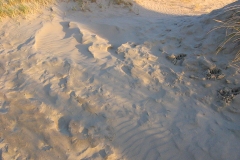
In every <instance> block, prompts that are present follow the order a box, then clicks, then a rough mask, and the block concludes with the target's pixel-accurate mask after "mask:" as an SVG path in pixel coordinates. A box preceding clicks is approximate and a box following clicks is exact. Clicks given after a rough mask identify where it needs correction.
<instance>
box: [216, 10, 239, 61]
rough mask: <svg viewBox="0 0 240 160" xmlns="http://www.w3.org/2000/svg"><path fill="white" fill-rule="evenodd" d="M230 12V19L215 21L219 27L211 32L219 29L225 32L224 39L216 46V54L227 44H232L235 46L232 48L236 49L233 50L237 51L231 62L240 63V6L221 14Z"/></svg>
mask: <svg viewBox="0 0 240 160" xmlns="http://www.w3.org/2000/svg"><path fill="white" fill-rule="evenodd" d="M230 12H231V16H230V18H228V19H225V20H215V21H217V22H219V23H221V25H220V26H218V27H215V28H214V29H213V30H216V29H220V28H224V29H225V30H226V38H225V40H224V41H223V42H222V43H221V44H220V45H219V46H218V48H217V50H216V53H219V52H221V51H222V50H223V48H224V47H226V45H227V44H228V43H232V44H234V46H235V47H234V48H236V49H235V50H237V51H236V53H235V54H236V55H235V58H234V59H233V62H240V6H233V7H230V8H227V9H226V11H225V12H224V13H223V14H229V13H230ZM231 46H233V45H231Z"/></svg>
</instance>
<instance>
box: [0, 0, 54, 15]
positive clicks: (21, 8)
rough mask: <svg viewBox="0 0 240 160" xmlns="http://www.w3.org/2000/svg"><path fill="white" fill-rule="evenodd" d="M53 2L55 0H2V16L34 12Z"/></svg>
mask: <svg viewBox="0 0 240 160" xmlns="http://www.w3.org/2000/svg"><path fill="white" fill-rule="evenodd" d="M53 2H54V0H0V18H1V17H14V16H17V15H24V14H27V13H32V12H35V11H37V10H38V9H39V8H40V7H42V6H46V5H48V4H50V3H53Z"/></svg>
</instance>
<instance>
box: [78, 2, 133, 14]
mask: <svg viewBox="0 0 240 160" xmlns="http://www.w3.org/2000/svg"><path fill="white" fill-rule="evenodd" d="M73 1H74V2H77V3H78V6H79V8H80V9H81V10H82V11H87V10H89V4H90V3H97V4H98V5H99V6H102V4H101V3H104V2H102V1H97V0H73ZM105 1H106V2H108V5H109V6H110V5H111V4H114V5H121V6H125V7H128V8H131V6H132V5H133V3H132V0H105Z"/></svg>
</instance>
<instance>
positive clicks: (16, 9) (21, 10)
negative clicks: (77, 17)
mask: <svg viewBox="0 0 240 160" xmlns="http://www.w3.org/2000/svg"><path fill="white" fill-rule="evenodd" d="M55 1H57V0H0V18H2V17H15V16H17V15H25V14H28V13H33V12H35V11H37V10H38V9H39V8H41V7H43V6H47V5H49V4H51V3H53V2H55ZM66 1H74V2H77V3H78V7H79V8H80V9H81V10H87V7H88V5H89V3H96V2H97V0H66ZM109 2H110V3H112V4H117V5H124V6H131V5H132V3H131V0H109Z"/></svg>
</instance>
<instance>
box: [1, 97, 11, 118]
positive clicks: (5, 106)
mask: <svg viewBox="0 0 240 160" xmlns="http://www.w3.org/2000/svg"><path fill="white" fill-rule="evenodd" d="M8 109H9V108H8V101H7V97H6V96H5V95H4V94H3V93H0V114H6V113H7V112H8Z"/></svg>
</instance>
